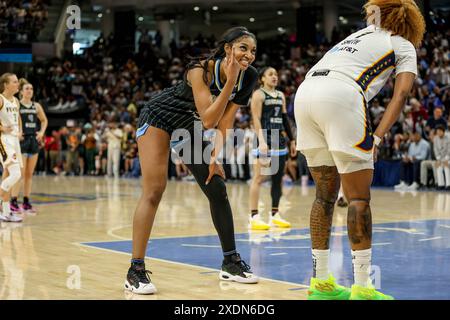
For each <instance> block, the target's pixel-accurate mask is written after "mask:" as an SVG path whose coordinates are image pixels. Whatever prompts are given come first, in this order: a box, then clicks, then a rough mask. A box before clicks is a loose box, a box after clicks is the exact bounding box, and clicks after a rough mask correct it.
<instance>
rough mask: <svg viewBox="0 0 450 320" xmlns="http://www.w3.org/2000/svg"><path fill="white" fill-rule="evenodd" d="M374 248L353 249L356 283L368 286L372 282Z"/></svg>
mask: <svg viewBox="0 0 450 320" xmlns="http://www.w3.org/2000/svg"><path fill="white" fill-rule="evenodd" d="M371 262H372V249H366V250H355V251H353V250H352V263H353V276H354V279H355V284H357V285H359V286H362V287H367V286H368V285H369V284H370V265H371Z"/></svg>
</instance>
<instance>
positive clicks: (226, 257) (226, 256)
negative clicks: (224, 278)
mask: <svg viewBox="0 0 450 320" xmlns="http://www.w3.org/2000/svg"><path fill="white" fill-rule="evenodd" d="M235 254H236V250H233V251H230V252H224V253H223V262H224V263H225V264H228V263H230V262H231V261H232V260H231V258H232V257H233V256H234V255H235Z"/></svg>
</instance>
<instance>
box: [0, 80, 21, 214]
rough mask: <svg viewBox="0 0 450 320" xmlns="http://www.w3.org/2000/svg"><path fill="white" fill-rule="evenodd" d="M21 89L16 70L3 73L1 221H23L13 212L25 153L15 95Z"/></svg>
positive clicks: (0, 105) (0, 98) (0, 97)
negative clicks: (22, 147) (12, 206)
mask: <svg viewBox="0 0 450 320" xmlns="http://www.w3.org/2000/svg"><path fill="white" fill-rule="evenodd" d="M17 92H19V79H17V76H16V75H15V74H13V73H4V74H3V75H2V76H1V77H0V93H1V94H0V160H1V163H2V166H3V176H2V183H1V184H0V198H1V202H2V206H1V207H2V214H0V221H4V222H22V218H21V217H19V216H16V215H15V214H14V213H12V212H11V208H10V198H11V189H12V187H13V186H14V185H15V184H16V183H17V182H18V181H19V180H20V177H21V168H22V166H23V164H22V154H21V151H20V141H19V137H21V136H22V132H21V128H22V125H21V123H20V122H21V120H20V114H19V108H20V103H19V100H17V98H16V97H15V96H14V95H15V94H16V93H17Z"/></svg>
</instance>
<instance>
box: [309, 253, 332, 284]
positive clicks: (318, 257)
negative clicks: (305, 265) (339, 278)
mask: <svg viewBox="0 0 450 320" xmlns="http://www.w3.org/2000/svg"><path fill="white" fill-rule="evenodd" d="M329 257H330V249H328V250H317V249H312V259H313V271H314V274H313V277H314V278H317V279H320V280H327V279H328V275H329V270H328V259H329Z"/></svg>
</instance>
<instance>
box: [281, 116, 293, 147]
mask: <svg viewBox="0 0 450 320" xmlns="http://www.w3.org/2000/svg"><path fill="white" fill-rule="evenodd" d="M281 116H282V117H283V127H284V130H285V131H286V134H287V136H288V138H289V141H292V140H294V135H293V134H292V128H291V123H290V122H289V118H288V115H287V113H283V114H281Z"/></svg>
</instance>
